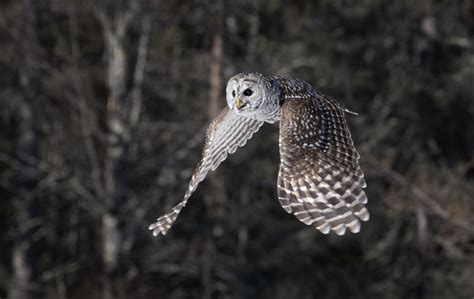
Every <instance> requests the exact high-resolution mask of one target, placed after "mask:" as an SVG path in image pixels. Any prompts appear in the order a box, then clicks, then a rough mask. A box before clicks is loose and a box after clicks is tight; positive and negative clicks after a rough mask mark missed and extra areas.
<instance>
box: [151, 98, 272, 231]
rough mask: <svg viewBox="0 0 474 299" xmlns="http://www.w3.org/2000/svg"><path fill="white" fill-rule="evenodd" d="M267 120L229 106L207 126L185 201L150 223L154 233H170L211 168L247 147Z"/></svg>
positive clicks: (213, 168)
mask: <svg viewBox="0 0 474 299" xmlns="http://www.w3.org/2000/svg"><path fill="white" fill-rule="evenodd" d="M263 123H264V122H263V121H258V120H254V119H250V118H247V117H244V116H241V115H238V114H236V113H234V112H232V110H230V109H229V108H228V107H226V108H225V109H224V110H223V111H222V112H221V114H219V116H217V118H216V119H215V120H214V121H213V122H212V123H211V125H210V126H209V128H208V129H207V133H206V138H205V143H204V149H203V151H202V159H201V161H200V162H199V164H198V165H197V167H196V169H195V170H194V173H193V175H192V177H191V181H190V183H189V187H188V190H187V191H186V193H185V195H184V198H183V200H182V201H181V202H180V203H179V204H177V205H176V206H175V207H173V208H172V210H171V212H169V213H167V214H165V215H163V216H161V217H159V218H158V220H157V221H156V222H155V223H153V224H151V225H150V226H149V229H150V230H152V231H153V235H154V236H157V235H158V234H159V233H161V234H163V235H166V233H167V232H168V230H169V229H170V228H171V226H172V225H173V223H174V222H175V221H176V218H177V217H178V215H179V213H180V212H181V210H182V209H183V207H184V206H185V205H186V203H187V202H188V199H189V197H190V196H191V194H192V193H193V192H194V191H195V190H196V188H197V186H198V185H199V183H200V182H202V181H203V180H204V178H205V177H206V175H207V173H208V172H209V170H215V169H216V168H217V167H218V166H219V164H221V162H222V161H224V160H225V159H226V158H227V156H228V155H229V154H233V153H234V152H235V151H236V150H237V148H238V147H240V146H244V145H245V144H246V143H247V140H248V139H250V138H251V137H252V135H253V134H254V133H255V132H257V131H258V129H259V128H260V127H261V126H262V125H263Z"/></svg>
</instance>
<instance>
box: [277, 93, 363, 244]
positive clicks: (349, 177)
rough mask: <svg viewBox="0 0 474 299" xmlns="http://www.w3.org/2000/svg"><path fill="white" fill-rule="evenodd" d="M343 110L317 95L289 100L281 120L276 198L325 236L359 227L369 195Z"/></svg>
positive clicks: (326, 98) (302, 220) (352, 230)
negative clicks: (364, 189) (366, 192)
mask: <svg viewBox="0 0 474 299" xmlns="http://www.w3.org/2000/svg"><path fill="white" fill-rule="evenodd" d="M344 111H345V109H344V108H343V107H342V106H340V105H339V104H338V103H337V102H336V101H334V100H332V99H330V98H328V97H325V96H323V95H320V94H315V95H314V96H311V97H309V98H306V99H302V98H288V99H285V101H284V103H283V105H282V116H281V121H280V140H279V141H280V170H279V174H278V199H279V201H280V204H281V205H282V207H283V208H284V209H285V210H286V211H287V212H288V213H292V214H294V215H295V216H296V217H297V218H298V219H299V220H300V221H301V222H303V223H305V224H307V225H312V226H314V227H315V228H317V229H318V230H320V231H321V232H323V233H325V234H327V233H329V232H330V231H331V230H332V231H334V232H335V233H336V234H338V235H343V234H344V233H345V232H346V229H349V230H350V231H351V232H353V233H357V232H359V230H360V220H362V221H367V220H368V219H369V213H368V211H367V209H366V208H365V206H364V205H365V204H366V203H367V196H366V194H365V192H364V191H363V188H365V187H366V184H365V180H364V174H363V172H362V170H361V169H360V167H359V164H358V162H357V161H358V159H359V154H358V153H357V151H356V149H355V148H354V145H353V142H352V139H351V135H350V133H349V129H348V128H347V124H346V121H345V118H344Z"/></svg>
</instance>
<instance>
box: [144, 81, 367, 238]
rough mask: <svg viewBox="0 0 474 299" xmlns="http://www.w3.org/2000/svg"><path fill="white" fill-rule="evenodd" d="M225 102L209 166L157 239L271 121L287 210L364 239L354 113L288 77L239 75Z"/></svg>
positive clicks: (205, 156)
mask: <svg viewBox="0 0 474 299" xmlns="http://www.w3.org/2000/svg"><path fill="white" fill-rule="evenodd" d="M226 98H227V107H226V108H224V110H223V111H222V112H221V113H220V115H219V116H217V118H216V119H215V120H214V121H213V122H212V123H211V125H210V126H209V128H208V130H207V133H206V138H205V145H204V150H203V152H202V159H201V161H200V162H199V164H198V165H197V167H196V169H195V171H194V173H193V175H192V177H191V182H190V183H189V187H188V190H187V191H186V193H185V195H184V199H183V200H182V201H181V202H180V203H179V204H178V205H176V206H175V207H174V208H173V209H172V210H171V212H169V213H167V214H165V215H163V216H161V217H160V218H158V220H157V221H156V222H155V223H153V224H152V225H150V227H149V229H150V230H152V231H153V235H154V236H157V235H158V234H159V233H162V234H163V235H165V234H166V233H167V232H168V230H169V229H170V228H171V226H172V225H173V223H174V222H175V221H176V218H177V217H178V215H179V213H180V212H181V210H182V209H183V207H184V206H185V205H186V203H187V201H188V199H189V197H190V196H191V194H192V193H193V192H194V191H195V190H196V188H197V186H198V184H199V183H200V182H201V181H202V180H204V178H205V177H206V175H207V173H208V172H209V170H215V169H216V168H217V167H218V166H219V164H220V163H221V162H222V161H224V160H225V159H226V158H227V155H228V154H232V153H234V152H235V151H236V150H237V148H238V147H241V146H244V145H245V143H246V142H247V140H248V139H250V138H251V137H252V135H253V134H254V133H255V132H257V131H258V129H259V128H260V127H261V126H262V125H263V124H264V123H265V122H267V123H275V122H278V121H280V137H279V146H280V169H279V173H278V181H277V188H278V189H277V191H278V200H279V202H280V204H281V206H282V207H283V208H284V209H285V211H287V212H288V213H291V214H293V215H295V216H296V218H298V220H300V221H301V222H303V223H304V224H306V225H311V226H314V227H315V228H316V229H318V230H319V231H321V232H322V233H324V234H327V233H329V232H330V231H334V232H335V233H336V234H338V235H343V234H344V233H345V232H346V230H347V229H348V230H349V231H351V232H353V233H357V232H359V230H360V221H367V220H369V213H368V211H367V209H366V208H365V204H366V203H367V196H366V195H365V192H364V190H363V188H365V187H366V183H365V180H364V173H363V172H362V170H361V169H360V167H359V164H358V163H357V161H358V159H359V154H358V153H357V151H356V149H355V148H354V144H353V143H352V139H351V134H350V132H349V129H348V128H347V124H346V120H345V118H344V112H350V111H349V110H347V109H345V108H344V107H342V106H341V105H340V104H339V103H337V102H336V101H335V100H333V99H331V98H329V97H326V96H324V95H322V94H321V93H319V92H318V91H316V90H315V89H314V88H313V87H311V85H309V84H308V83H306V82H304V81H302V80H299V79H294V78H292V77H289V76H266V75H262V74H258V73H241V74H237V75H235V76H234V77H232V78H230V80H229V81H228V83H227V88H226Z"/></svg>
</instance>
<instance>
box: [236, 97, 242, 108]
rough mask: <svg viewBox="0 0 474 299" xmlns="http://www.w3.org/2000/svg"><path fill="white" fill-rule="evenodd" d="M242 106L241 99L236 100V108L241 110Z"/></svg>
mask: <svg viewBox="0 0 474 299" xmlns="http://www.w3.org/2000/svg"><path fill="white" fill-rule="evenodd" d="M241 104H242V102H240V97H238V98H237V99H236V100H235V106H236V107H237V109H240V105H241Z"/></svg>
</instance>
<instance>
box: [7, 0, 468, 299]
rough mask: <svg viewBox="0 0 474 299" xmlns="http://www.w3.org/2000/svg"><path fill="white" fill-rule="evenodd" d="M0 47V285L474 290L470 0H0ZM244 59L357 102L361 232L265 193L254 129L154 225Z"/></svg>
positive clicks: (352, 293)
mask: <svg viewBox="0 0 474 299" xmlns="http://www.w3.org/2000/svg"><path fill="white" fill-rule="evenodd" d="M0 40H1V43H0V70H1V71H0V126H1V128H2V129H1V130H0V197H1V201H0V297H1V298H7V299H10V298H11V299H27V298H61V299H62V298H91V299H94V298H204V299H206V298H277V299H278V298H316V297H317V298H469V299H472V298H473V296H474V217H473V215H474V195H473V194H474V184H473V183H474V121H473V120H474V2H473V1H470V0H445V1H441V0H440V1H437V0H420V1H412V0H401V1H392V0H381V1H375V0H361V1H341V0H321V1H303V0H301V1H283V0H271V1H221V2H214V1H179V0H167V1H142V0H137V1H125V0H108V1H93V0H81V1H77V0H71V1H64V0H44V1H35V0H22V1H19V0H2V1H1V2H0ZM243 71H258V72H261V73H267V74H291V75H292V76H295V77H298V78H301V79H303V80H305V81H307V82H310V83H311V84H312V85H313V86H315V87H316V88H318V89H319V90H320V91H321V92H323V93H325V94H327V95H329V96H331V97H334V98H336V99H338V100H339V101H340V102H341V103H342V104H343V105H345V106H346V107H348V108H349V109H350V110H353V111H356V112H358V113H359V114H360V115H359V116H353V115H347V118H348V123H349V127H350V128H351V132H352V135H353V138H354V142H355V144H356V147H357V149H358V150H359V152H360V154H361V157H362V158H361V160H360V161H361V165H362V168H363V169H364V170H365V173H366V176H367V183H368V188H367V193H368V197H369V204H368V206H369V210H370V212H371V220H370V221H369V222H367V223H364V224H363V226H362V230H361V232H360V233H359V234H357V235H352V234H347V235H345V236H344V237H337V236H335V235H327V236H326V235H323V234H321V233H320V232H318V231H316V230H314V229H313V228H311V227H307V226H305V225H303V224H302V223H300V222H299V221H298V220H297V219H296V218H295V217H293V216H292V215H289V214H287V213H286V212H285V211H284V210H283V209H282V208H281V207H280V205H279V203H278V201H277V195H276V177H277V171H278V141H277V137H278V126H275V125H274V126H271V125H266V126H265V127H264V128H263V130H261V131H260V132H259V133H258V134H257V136H256V138H254V139H253V140H251V141H250V142H249V144H248V145H247V146H246V147H245V149H241V150H240V151H238V153H236V154H235V155H232V156H231V157H230V158H229V159H228V160H227V161H225V162H224V163H223V165H221V167H220V168H219V169H218V170H217V171H216V172H215V173H213V174H212V175H211V176H210V177H208V179H207V180H206V181H205V182H204V183H203V184H201V185H200V188H199V189H198V191H197V192H196V193H195V194H194V195H193V197H192V199H191V201H190V202H189V204H188V206H187V207H186V209H185V210H184V211H183V212H182V213H181V215H180V217H179V218H178V221H177V223H176V224H175V226H174V227H173V228H172V230H171V231H170V232H169V233H168V235H167V236H166V237H162V236H160V237H158V238H153V237H152V236H151V234H150V232H149V231H148V229H147V227H148V225H149V224H150V223H151V222H153V221H154V220H155V219H156V218H157V217H158V216H159V215H161V214H163V213H164V212H166V211H168V209H169V208H170V207H172V206H173V205H174V204H176V203H177V202H178V201H179V200H180V199H181V198H182V196H183V194H184V191H185V190H186V188H187V183H188V180H189V178H190V175H191V171H192V170H193V168H194V166H195V164H196V163H197V161H198V160H199V157H200V151H201V147H202V144H203V142H204V138H203V136H204V133H205V130H206V128H207V125H208V124H209V122H210V121H211V119H212V118H213V117H215V116H216V114H217V113H218V112H219V111H220V110H221V109H222V108H223V107H224V103H225V101H224V87H225V84H226V81H227V79H228V78H229V77H230V76H232V75H233V74H235V73H237V72H243Z"/></svg>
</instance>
